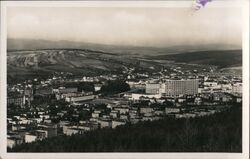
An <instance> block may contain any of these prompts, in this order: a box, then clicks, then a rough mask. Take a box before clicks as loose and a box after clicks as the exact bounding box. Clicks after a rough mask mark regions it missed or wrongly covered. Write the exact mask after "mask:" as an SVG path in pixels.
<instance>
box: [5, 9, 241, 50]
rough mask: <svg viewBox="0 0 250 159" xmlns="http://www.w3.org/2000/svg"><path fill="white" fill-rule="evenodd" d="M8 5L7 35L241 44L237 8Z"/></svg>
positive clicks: (140, 42)
mask: <svg viewBox="0 0 250 159" xmlns="http://www.w3.org/2000/svg"><path fill="white" fill-rule="evenodd" d="M188 11H189V9H188V8H81V7H77V8H70V7H69V8H62V7H54V8H51V7H36V8H34V7H13V8H9V9H8V37H10V38H34V39H48V40H73V41H84V42H92V43H102V44H113V45H140V46H159V47H162V46H164V47H165V46H172V45H186V44H197V45H199V44H210V43H226V44H228V43H230V44H236V45H240V44H241V10H240V9H237V8H206V9H203V10H200V11H199V14H196V13H195V14H194V15H190V14H189V12H188Z"/></svg>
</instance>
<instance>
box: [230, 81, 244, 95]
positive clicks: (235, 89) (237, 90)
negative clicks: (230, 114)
mask: <svg viewBox="0 0 250 159" xmlns="http://www.w3.org/2000/svg"><path fill="white" fill-rule="evenodd" d="M232 93H236V94H242V83H235V84H234V85H233V86H232Z"/></svg>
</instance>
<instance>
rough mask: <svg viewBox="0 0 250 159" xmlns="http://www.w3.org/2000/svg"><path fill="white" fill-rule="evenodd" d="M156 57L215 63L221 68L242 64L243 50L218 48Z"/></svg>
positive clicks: (185, 61)
mask: <svg viewBox="0 0 250 159" xmlns="http://www.w3.org/2000/svg"><path fill="white" fill-rule="evenodd" d="M154 58H155V59H161V60H163V59H166V60H173V61H175V62H183V63H192V64H203V65H215V66H218V67H220V68H224V67H231V66H242V50H224V51H223V50H220V51H219V50H216V51H198V52H186V53H178V54H171V55H160V56H155V57H154Z"/></svg>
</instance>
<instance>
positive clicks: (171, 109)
mask: <svg viewBox="0 0 250 159" xmlns="http://www.w3.org/2000/svg"><path fill="white" fill-rule="evenodd" d="M165 112H166V114H169V113H179V112H180V108H176V107H166V108H165Z"/></svg>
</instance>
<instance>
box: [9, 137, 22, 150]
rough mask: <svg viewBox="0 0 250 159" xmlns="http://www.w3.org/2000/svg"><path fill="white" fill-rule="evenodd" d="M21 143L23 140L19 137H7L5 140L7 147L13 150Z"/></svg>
mask: <svg viewBox="0 0 250 159" xmlns="http://www.w3.org/2000/svg"><path fill="white" fill-rule="evenodd" d="M22 143H23V140H22V139H21V138H20V137H8V138H7V147H9V148H13V147H14V146H16V145H20V144H22Z"/></svg>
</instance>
